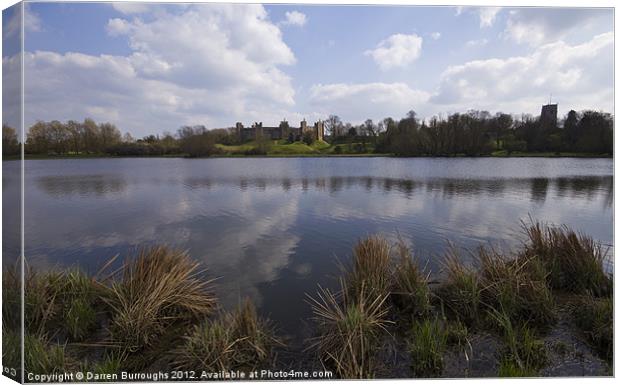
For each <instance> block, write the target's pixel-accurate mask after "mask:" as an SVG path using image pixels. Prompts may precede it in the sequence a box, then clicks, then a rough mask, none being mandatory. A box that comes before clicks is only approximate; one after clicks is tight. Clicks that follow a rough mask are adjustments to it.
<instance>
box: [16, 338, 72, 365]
mask: <svg viewBox="0 0 620 385" xmlns="http://www.w3.org/2000/svg"><path fill="white" fill-rule="evenodd" d="M24 369H25V370H26V372H27V373H28V372H31V373H35V374H52V373H62V372H65V371H67V370H70V369H71V360H70V359H69V357H68V356H67V355H66V353H65V347H64V346H63V345H58V344H54V343H50V342H49V341H48V340H47V338H46V337H44V336H37V335H33V334H26V335H25V336H24Z"/></svg>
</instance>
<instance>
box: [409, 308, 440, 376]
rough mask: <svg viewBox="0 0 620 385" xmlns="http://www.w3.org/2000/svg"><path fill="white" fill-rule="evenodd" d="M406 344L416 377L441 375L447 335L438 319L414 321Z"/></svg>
mask: <svg viewBox="0 0 620 385" xmlns="http://www.w3.org/2000/svg"><path fill="white" fill-rule="evenodd" d="M407 344H408V349H409V353H410V356H411V367H412V370H413V373H414V374H415V375H416V376H417V377H438V376H439V375H441V372H442V370H443V355H444V351H445V350H446V347H447V344H448V334H447V333H446V329H445V327H444V325H443V324H442V322H441V321H440V320H439V319H438V318H434V319H425V320H423V321H415V322H414V323H413V326H412V328H411V336H410V338H409V340H408V341H407Z"/></svg>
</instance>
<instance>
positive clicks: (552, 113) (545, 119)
mask: <svg viewBox="0 0 620 385" xmlns="http://www.w3.org/2000/svg"><path fill="white" fill-rule="evenodd" d="M540 123H541V125H542V126H543V127H556V126H557V125H558V105H557V104H546V105H544V106H542V109H541V110H540Z"/></svg>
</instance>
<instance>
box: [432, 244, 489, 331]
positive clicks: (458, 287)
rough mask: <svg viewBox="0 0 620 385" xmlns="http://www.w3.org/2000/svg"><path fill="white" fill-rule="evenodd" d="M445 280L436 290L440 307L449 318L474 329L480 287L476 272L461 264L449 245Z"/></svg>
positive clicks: (460, 260) (479, 305)
mask: <svg viewBox="0 0 620 385" xmlns="http://www.w3.org/2000/svg"><path fill="white" fill-rule="evenodd" d="M443 271H444V273H445V279H444V280H443V282H442V283H441V285H440V286H439V287H438V289H437V296H438V298H439V299H440V300H441V304H442V307H443V308H444V309H445V310H446V314H447V315H449V316H450V317H453V318H456V319H457V320H459V321H461V322H463V323H465V324H466V325H467V326H470V327H475V326H476V325H478V323H479V321H480V307H481V300H482V286H481V284H480V278H479V275H478V273H477V271H476V270H475V269H474V268H472V267H469V266H465V264H463V262H462V258H461V256H460V254H459V253H458V252H457V251H456V249H455V248H454V247H453V246H452V245H450V247H449V249H448V252H447V253H446V254H445V256H444V261H443Z"/></svg>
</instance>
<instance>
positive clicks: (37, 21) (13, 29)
mask: <svg viewBox="0 0 620 385" xmlns="http://www.w3.org/2000/svg"><path fill="white" fill-rule="evenodd" d="M11 10H12V15H11V17H10V18H9V20H8V21H7V23H5V24H4V25H3V28H2V39H3V40H4V39H8V38H11V37H13V36H16V35H17V34H18V33H19V32H20V28H21V23H22V8H21V7H20V6H19V5H18V4H16V5H14V6H13V7H11ZM41 29H42V27H41V18H40V17H39V15H37V14H36V13H35V12H34V11H32V10H31V9H30V5H29V4H28V3H24V30H25V31H26V32H40V31H41Z"/></svg>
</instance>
